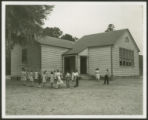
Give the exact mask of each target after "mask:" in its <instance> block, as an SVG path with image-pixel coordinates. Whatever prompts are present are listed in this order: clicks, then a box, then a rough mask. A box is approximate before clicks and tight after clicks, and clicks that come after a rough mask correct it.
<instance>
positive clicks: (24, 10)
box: [5, 5, 53, 74]
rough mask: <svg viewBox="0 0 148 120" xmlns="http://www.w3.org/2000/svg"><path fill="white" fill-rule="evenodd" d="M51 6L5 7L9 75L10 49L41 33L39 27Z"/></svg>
mask: <svg viewBox="0 0 148 120" xmlns="http://www.w3.org/2000/svg"><path fill="white" fill-rule="evenodd" d="M52 10H53V6H47V5H7V6H6V31H5V32H6V73H7V74H10V66H11V64H10V63H11V52H10V51H11V48H12V47H13V45H14V44H15V43H20V44H21V45H24V44H25V43H27V42H30V41H33V40H34V35H35V34H40V33H41V30H42V28H41V26H42V25H43V24H44V20H45V19H46V16H47V15H48V14H50V13H51V11H52Z"/></svg>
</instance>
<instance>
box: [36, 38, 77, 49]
mask: <svg viewBox="0 0 148 120" xmlns="http://www.w3.org/2000/svg"><path fill="white" fill-rule="evenodd" d="M36 41H37V42H38V43H40V44H44V45H51V46H57V47H63V48H72V47H73V45H74V42H72V41H68V40H64V39H59V38H54V37H50V36H42V37H40V38H38V39H37V40H36Z"/></svg>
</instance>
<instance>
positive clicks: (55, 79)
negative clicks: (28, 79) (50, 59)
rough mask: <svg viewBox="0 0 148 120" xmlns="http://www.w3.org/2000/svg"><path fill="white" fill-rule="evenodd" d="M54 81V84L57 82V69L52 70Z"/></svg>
mask: <svg viewBox="0 0 148 120" xmlns="http://www.w3.org/2000/svg"><path fill="white" fill-rule="evenodd" d="M54 81H55V84H57V71H54Z"/></svg>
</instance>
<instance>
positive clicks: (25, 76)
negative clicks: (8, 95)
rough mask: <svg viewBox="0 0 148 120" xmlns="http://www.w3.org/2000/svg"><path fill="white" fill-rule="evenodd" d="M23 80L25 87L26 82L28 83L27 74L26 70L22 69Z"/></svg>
mask: <svg viewBox="0 0 148 120" xmlns="http://www.w3.org/2000/svg"><path fill="white" fill-rule="evenodd" d="M21 80H22V82H23V85H26V81H27V73H26V71H25V69H24V68H22V72H21Z"/></svg>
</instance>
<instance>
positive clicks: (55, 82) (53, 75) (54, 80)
mask: <svg viewBox="0 0 148 120" xmlns="http://www.w3.org/2000/svg"><path fill="white" fill-rule="evenodd" d="M63 80H65V82H66V87H67V88H69V87H70V81H72V82H75V85H74V87H78V85H79V73H78V71H77V70H76V71H74V72H72V73H69V72H67V73H66V75H63V74H62V73H61V72H60V71H59V70H56V71H51V72H50V73H49V72H47V71H46V70H45V71H43V72H41V71H39V72H33V71H27V70H25V68H22V72H21V81H22V82H23V85H26V83H27V81H30V83H31V86H34V84H35V82H37V83H38V87H45V85H46V83H47V81H50V87H51V88H53V87H54V86H55V87H56V88H61V87H62V86H64V85H65V83H64V82H63Z"/></svg>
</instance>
